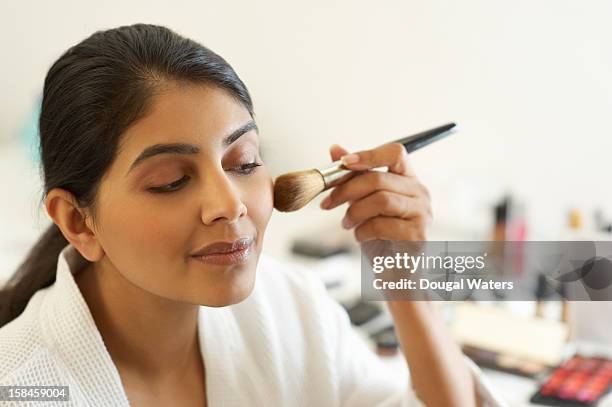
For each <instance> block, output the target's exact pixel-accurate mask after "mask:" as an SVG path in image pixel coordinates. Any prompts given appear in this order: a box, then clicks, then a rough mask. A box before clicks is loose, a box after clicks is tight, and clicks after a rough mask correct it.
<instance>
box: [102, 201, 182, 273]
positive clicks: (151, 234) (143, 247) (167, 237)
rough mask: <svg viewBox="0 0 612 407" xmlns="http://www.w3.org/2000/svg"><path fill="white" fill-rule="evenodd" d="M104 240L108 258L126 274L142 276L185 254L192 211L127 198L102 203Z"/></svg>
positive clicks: (157, 202) (158, 202) (155, 202)
mask: <svg viewBox="0 0 612 407" xmlns="http://www.w3.org/2000/svg"><path fill="white" fill-rule="evenodd" d="M101 203H102V206H101V208H100V215H101V217H100V219H101V223H102V225H101V230H100V239H101V243H102V245H103V247H104V250H105V252H106V254H107V255H108V256H109V258H110V259H111V260H112V261H113V262H114V263H115V265H116V266H117V267H119V268H120V269H122V270H124V271H125V270H129V272H130V273H139V272H140V270H148V271H151V270H155V269H156V268H158V267H159V266H162V267H167V266H169V264H167V262H168V260H169V259H179V258H182V257H183V255H184V254H185V253H184V252H185V247H187V243H186V242H187V239H188V238H189V233H190V232H189V230H188V228H189V226H190V225H193V222H189V221H188V219H185V218H186V216H188V211H185V210H173V209H172V207H171V206H170V207H169V205H168V204H164V203H163V201H162V200H159V199H151V198H149V197H147V196H145V195H137V196H134V195H130V194H123V195H122V196H121V199H120V200H119V199H113V197H112V196H110V197H108V198H107V199H106V200H104V201H101Z"/></svg>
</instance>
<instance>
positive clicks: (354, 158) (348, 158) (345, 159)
mask: <svg viewBox="0 0 612 407" xmlns="http://www.w3.org/2000/svg"><path fill="white" fill-rule="evenodd" d="M340 159H341V160H342V164H345V165H350V164H355V163H357V162H359V155H357V154H347V155H344V156H342V157H341V158H340Z"/></svg>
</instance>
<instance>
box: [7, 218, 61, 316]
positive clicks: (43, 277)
mask: <svg viewBox="0 0 612 407" xmlns="http://www.w3.org/2000/svg"><path fill="white" fill-rule="evenodd" d="M67 244H68V241H67V240H66V238H65V237H64V235H63V234H62V232H61V231H60V229H59V228H58V227H57V225H56V224H55V223H53V224H52V225H51V226H49V228H48V229H47V230H46V231H45V232H44V233H43V235H42V236H41V237H40V239H39V240H38V241H37V242H36V244H35V245H34V247H33V248H32V249H31V250H30V252H29V253H28V256H27V257H26V259H25V261H24V262H23V263H22V264H21V265H20V266H19V268H18V269H17V271H16V272H15V273H14V274H13V276H12V277H11V278H10V279H9V280H8V281H7V283H6V284H5V285H4V287H2V289H0V327H2V326H4V325H6V324H7V323H9V322H10V321H12V320H13V319H15V318H16V317H17V316H19V314H21V313H22V312H23V310H24V309H25V307H26V305H27V303H28V301H29V300H30V298H31V297H32V296H33V295H34V293H35V292H36V291H38V290H39V289H42V288H45V287H48V286H50V285H51V284H53V283H54V282H55V276H56V268H57V260H58V257H59V254H60V252H61V251H62V249H63V248H64V247H66V245H67Z"/></svg>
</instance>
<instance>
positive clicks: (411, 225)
mask: <svg viewBox="0 0 612 407" xmlns="http://www.w3.org/2000/svg"><path fill="white" fill-rule="evenodd" d="M426 227H427V219H424V218H420V217H418V218H412V219H399V218H392V217H385V216H377V217H375V218H372V219H369V220H367V221H365V222H364V223H362V224H361V225H359V226H358V227H356V228H355V231H354V234H355V239H357V241H358V242H360V243H361V242H367V241H370V240H394V241H402V240H411V241H425V240H427V234H426Z"/></svg>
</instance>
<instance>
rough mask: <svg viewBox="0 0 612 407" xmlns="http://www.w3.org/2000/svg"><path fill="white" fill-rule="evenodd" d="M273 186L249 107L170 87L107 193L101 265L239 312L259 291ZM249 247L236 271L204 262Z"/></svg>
mask: <svg viewBox="0 0 612 407" xmlns="http://www.w3.org/2000/svg"><path fill="white" fill-rule="evenodd" d="M256 164H260V166H254V165H256ZM272 186H273V183H272V180H271V178H270V176H269V174H268V173H267V171H266V167H265V166H264V165H263V162H262V160H261V156H260V154H259V136H258V133H257V130H256V128H255V127H254V123H253V121H252V118H251V116H250V114H249V112H248V110H247V109H246V108H245V107H244V106H243V105H242V104H241V103H240V102H238V101H237V100H235V99H234V98H232V97H231V96H230V94H229V93H226V91H224V90H221V89H220V88H216V87H212V86H203V85H178V84H175V85H171V86H168V87H167V88H165V90H164V91H162V92H160V93H158V94H157V95H156V96H154V98H153V99H152V104H151V108H150V110H149V111H148V113H147V115H146V117H144V118H142V119H141V120H139V121H137V122H136V123H135V124H134V125H133V126H131V127H130V128H129V129H128V130H127V131H126V132H125V133H124V135H123V136H122V139H121V143H120V147H119V151H118V153H117V157H116V160H115V161H114V162H113V164H112V166H111V167H110V168H109V171H108V172H107V173H106V175H105V176H104V178H103V180H102V182H101V184H100V188H99V190H98V196H97V203H96V205H97V207H96V216H97V218H96V225H95V231H96V236H97V237H98V241H99V243H100V245H101V246H102V248H103V250H104V253H105V256H104V258H103V259H102V260H101V262H102V263H103V266H104V267H111V268H114V269H115V270H116V271H117V272H118V273H120V274H121V275H122V276H123V277H124V278H125V279H127V280H128V281H130V282H131V283H133V284H135V285H136V286H138V287H140V288H142V289H143V290H146V291H148V292H150V293H153V294H156V295H158V296H161V297H164V298H169V299H173V300H178V301H185V302H189V303H193V304H201V305H209V306H224V305H229V304H233V303H237V302H239V301H241V300H243V299H244V298H246V297H247V296H248V295H249V293H250V292H251V290H252V287H253V284H254V282H255V269H256V265H257V262H258V259H259V255H260V253H261V248H262V244H263V237H264V232H265V229H266V225H267V223H268V220H269V218H270V215H271V212H272V206H273V202H272V199H273V193H272ZM243 238H245V239H246V240H245V241H246V242H247V243H248V241H249V239H252V244H251V247H250V249H248V250H246V256H243V257H240V256H238V259H237V260H234V262H233V263H230V264H227V261H228V259H227V258H226V257H227V256H216V255H210V256H208V257H206V259H202V258H201V257H200V258H199V257H198V256H194V253H196V252H198V251H199V250H201V249H202V248H203V247H205V246H207V245H209V244H211V243H214V242H230V243H231V242H234V241H236V240H237V239H243ZM213 251H214V250H213ZM244 257H246V258H244ZM230 260H231V259H230ZM219 263H224V264H219Z"/></svg>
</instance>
